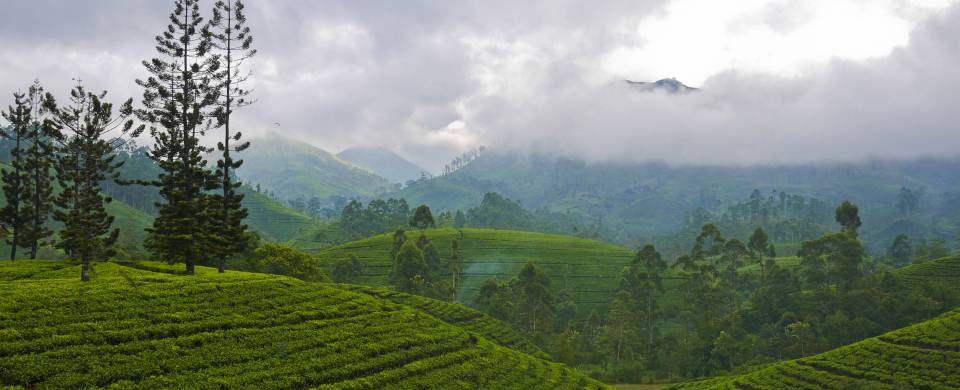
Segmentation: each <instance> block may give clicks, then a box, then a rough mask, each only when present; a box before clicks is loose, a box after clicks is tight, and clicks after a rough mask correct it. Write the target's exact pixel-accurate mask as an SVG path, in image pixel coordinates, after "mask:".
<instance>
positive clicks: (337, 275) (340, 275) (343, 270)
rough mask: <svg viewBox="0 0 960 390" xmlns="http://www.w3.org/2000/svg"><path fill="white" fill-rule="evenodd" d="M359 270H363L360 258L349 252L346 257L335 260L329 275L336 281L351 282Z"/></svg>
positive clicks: (358, 273)
mask: <svg viewBox="0 0 960 390" xmlns="http://www.w3.org/2000/svg"><path fill="white" fill-rule="evenodd" d="M361 272H363V265H361V264H360V259H358V258H357V256H356V255H354V254H349V255H347V258H345V259H340V260H339V261H337V265H336V266H334V267H333V272H332V273H331V276H333V281H334V282H337V283H353V282H354V281H355V280H356V278H357V276H359V275H360V273H361Z"/></svg>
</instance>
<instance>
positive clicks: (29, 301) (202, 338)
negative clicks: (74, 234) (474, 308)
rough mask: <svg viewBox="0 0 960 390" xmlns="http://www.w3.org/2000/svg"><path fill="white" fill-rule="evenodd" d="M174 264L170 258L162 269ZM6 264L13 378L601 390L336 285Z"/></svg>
mask: <svg viewBox="0 0 960 390" xmlns="http://www.w3.org/2000/svg"><path fill="white" fill-rule="evenodd" d="M157 268H158V269H161V270H162V269H163V266H162V265H158V266H157ZM94 270H95V277H94V279H93V280H92V281H91V282H88V283H82V282H80V281H79V278H78V277H77V274H78V272H79V271H78V269H77V266H66V265H65V264H64V263H52V262H42V261H23V262H5V263H3V264H0V280H3V281H0V289H2V290H3V291H4V292H5V293H4V294H3V295H2V296H0V312H2V313H5V315H4V316H3V317H0V329H2V331H0V385H3V386H13V387H14V388H18V387H19V388H34V387H51V388H78V387H117V388H183V387H201V388H207V387H209V388H223V387H226V388H237V387H244V388H307V387H316V388H358V389H368V388H369V389H374V388H377V389H379V388H425V387H441V386H443V387H454V388H503V387H516V386H522V387H530V388H603V387H605V386H604V385H602V384H600V383H598V382H595V381H593V380H591V379H589V378H587V377H586V376H584V375H582V374H580V373H578V372H577V371H574V370H572V369H570V368H568V367H566V366H564V365H561V364H557V363H550V362H548V361H545V360H542V359H539V358H536V357H533V356H530V355H528V354H524V353H522V352H518V351H515V350H512V349H509V348H506V347H504V346H501V345H499V344H497V343H495V342H492V341H490V340H488V339H486V338H484V337H483V336H481V335H479V334H477V333H473V332H470V331H467V330H465V329H463V328H460V327H458V326H455V325H452V324H449V323H447V322H444V321H442V320H439V319H437V318H436V317H434V316H432V315H429V314H427V313H425V312H424V311H421V310H418V309H415V308H412V307H409V306H405V305H402V304H398V303H395V302H393V301H390V300H385V299H379V298H376V297H374V296H372V295H369V294H364V293H359V292H355V291H350V290H349V289H341V288H338V287H336V286H335V285H324V284H313V283H306V282H302V281H299V280H296V279H292V278H288V277H282V276H273V275H264V274H253V273H243V272H228V273H226V274H218V273H216V270H214V269H210V268H205V267H198V270H197V272H198V275H196V276H192V277H188V276H178V275H172V274H167V273H162V272H152V271H147V270H142V269H136V268H130V267H125V266H121V265H119V264H113V263H98V264H96V265H95V268H94Z"/></svg>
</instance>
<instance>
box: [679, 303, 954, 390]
mask: <svg viewBox="0 0 960 390" xmlns="http://www.w3.org/2000/svg"><path fill="white" fill-rule="evenodd" d="M671 388H672V389H678V390H679V389H684V390H688V389H689V390H695V389H787V388H789V389H957V388H960V310H957V311H953V312H950V313H947V314H945V315H943V316H940V317H938V318H936V319H933V320H930V321H926V322H923V323H920V324H917V325H913V326H909V327H906V328H903V329H900V330H896V331H893V332H890V333H886V334H884V335H881V336H878V337H874V338H869V339H866V340H863V341H860V342H857V343H854V344H851V345H848V346H845V347H841V348H838V349H835V350H832V351H829V352H825V353H822V354H819V355H815V356H811V357H807V358H803V359H797V360H791V361H786V362H782V363H777V364H772V365H769V366H766V367H764V368H761V369H758V370H755V371H752V372H749V373H746V374H743V375H738V376H730V377H719V378H710V379H705V380H701V381H694V382H687V383H682V384H679V385H675V386H673V387H671Z"/></svg>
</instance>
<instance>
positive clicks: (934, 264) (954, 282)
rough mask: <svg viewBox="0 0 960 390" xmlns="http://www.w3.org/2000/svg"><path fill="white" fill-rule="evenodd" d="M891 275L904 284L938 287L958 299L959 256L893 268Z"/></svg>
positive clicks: (917, 287)
mask: <svg viewBox="0 0 960 390" xmlns="http://www.w3.org/2000/svg"><path fill="white" fill-rule="evenodd" d="M892 273H893V276H894V277H896V279H897V281H898V282H899V283H901V284H903V285H904V286H907V287H910V288H915V289H921V288H928V289H929V288H939V289H941V290H942V291H944V292H945V293H947V294H950V295H952V297H953V298H954V299H955V300H960V256H950V257H944V258H942V259H937V260H933V261H928V262H925V263H920V264H913V265H910V266H907V267H903V268H900V269H897V270H894V271H893V272H892Z"/></svg>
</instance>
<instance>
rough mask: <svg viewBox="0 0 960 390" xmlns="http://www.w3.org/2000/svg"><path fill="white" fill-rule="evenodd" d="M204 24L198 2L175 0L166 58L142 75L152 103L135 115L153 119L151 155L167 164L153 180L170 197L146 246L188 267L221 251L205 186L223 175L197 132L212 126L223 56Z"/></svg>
mask: <svg viewBox="0 0 960 390" xmlns="http://www.w3.org/2000/svg"><path fill="white" fill-rule="evenodd" d="M201 26H203V17H202V16H200V8H199V1H198V0H175V1H174V11H173V12H172V13H171V14H170V24H169V25H168V27H167V29H166V30H165V31H164V32H163V33H161V35H159V36H157V37H156V41H157V47H156V48H157V52H158V53H159V54H160V55H161V57H162V59H161V58H155V59H153V60H152V61H144V63H143V64H144V67H146V69H147V71H149V72H150V73H151V76H150V77H149V78H147V79H146V80H137V84H138V85H140V86H142V87H143V88H144V93H143V105H144V106H145V107H146V108H145V109H143V110H139V111H137V116H138V117H139V118H140V119H141V120H144V121H145V122H149V123H151V124H152V125H151V127H150V134H151V135H152V136H153V138H154V148H153V149H152V150H151V155H150V157H151V159H153V160H154V161H155V162H156V163H157V164H158V165H159V166H160V168H161V169H162V170H163V173H162V174H160V177H159V178H158V179H157V180H156V181H153V182H149V183H147V184H152V185H156V186H159V187H160V196H161V197H162V198H163V201H164V202H163V203H160V204H157V209H158V215H157V217H156V218H155V219H154V222H153V226H152V227H150V228H148V229H147V233H148V236H147V240H146V242H145V246H146V247H147V249H149V250H150V251H152V252H153V253H154V254H155V255H156V256H158V257H160V258H161V259H163V260H166V261H167V262H169V263H184V264H185V265H186V271H187V273H188V274H193V272H194V265H195V264H196V263H197V262H198V261H203V260H209V259H210V256H211V255H215V254H216V253H213V252H215V251H213V250H212V249H213V248H214V247H215V246H216V245H215V242H216V240H215V238H216V234H211V229H210V227H211V225H212V224H211V223H210V217H211V213H210V212H208V208H209V207H210V203H211V202H210V199H209V198H208V196H207V192H208V191H211V190H214V189H216V188H217V187H218V182H217V180H216V177H215V176H214V174H213V172H211V171H209V170H208V169H206V161H205V160H204V158H203V154H204V153H207V152H210V150H209V149H208V148H205V147H203V146H202V145H201V144H200V139H199V137H200V136H202V135H203V134H204V133H205V131H206V129H207V128H208V127H209V126H210V125H211V123H210V121H209V119H208V118H209V117H210V116H212V110H213V106H214V105H215V104H216V102H217V101H218V99H219V90H220V88H219V84H218V81H217V77H216V74H217V72H218V71H219V69H220V63H219V58H218V57H217V56H213V55H211V54H210V50H211V48H212V42H211V37H210V35H209V34H206V33H204V32H203V31H201ZM158 125H159V127H157V126H158Z"/></svg>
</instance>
